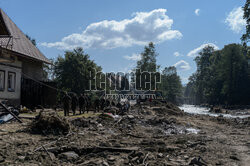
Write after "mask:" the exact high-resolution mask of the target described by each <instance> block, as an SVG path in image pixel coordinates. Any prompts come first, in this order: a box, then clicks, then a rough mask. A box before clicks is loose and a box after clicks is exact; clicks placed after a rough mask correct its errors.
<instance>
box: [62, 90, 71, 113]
mask: <svg viewBox="0 0 250 166" xmlns="http://www.w3.org/2000/svg"><path fill="white" fill-rule="evenodd" d="M70 101H71V97H70V96H69V95H68V93H67V92H65V94H64V97H63V109H64V116H69V107H70Z"/></svg>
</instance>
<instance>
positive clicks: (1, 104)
mask: <svg viewBox="0 0 250 166" xmlns="http://www.w3.org/2000/svg"><path fill="white" fill-rule="evenodd" d="M0 106H2V107H3V108H4V110H5V111H7V112H8V113H10V114H11V115H12V116H13V117H14V118H15V119H16V120H17V121H18V122H20V123H23V122H22V121H21V120H20V119H19V118H18V117H17V116H16V115H15V114H14V113H13V112H11V111H10V110H9V109H8V108H7V107H6V106H5V105H4V104H3V103H1V102H0Z"/></svg>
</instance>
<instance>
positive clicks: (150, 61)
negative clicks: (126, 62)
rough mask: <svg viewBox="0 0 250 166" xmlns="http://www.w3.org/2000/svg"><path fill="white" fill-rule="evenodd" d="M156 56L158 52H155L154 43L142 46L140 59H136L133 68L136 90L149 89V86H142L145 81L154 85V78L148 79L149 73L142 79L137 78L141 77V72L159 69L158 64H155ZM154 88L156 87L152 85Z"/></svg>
mask: <svg viewBox="0 0 250 166" xmlns="http://www.w3.org/2000/svg"><path fill="white" fill-rule="evenodd" d="M157 56H158V53H156V50H155V46H154V43H152V42H150V43H149V44H148V46H145V47H144V51H143V52H142V53H141V59H140V60H139V61H137V66H136V69H135V73H136V89H137V90H146V89H147V90H150V89H149V87H144V88H145V89H144V88H143V85H144V83H145V82H149V81H151V84H152V85H155V80H154V79H151V80H150V77H149V75H147V77H146V79H143V80H140V79H139V78H141V75H142V73H143V72H156V71H158V70H159V68H160V66H159V65H157V64H156V57H157ZM141 85H142V86H141ZM154 89H157V87H154Z"/></svg>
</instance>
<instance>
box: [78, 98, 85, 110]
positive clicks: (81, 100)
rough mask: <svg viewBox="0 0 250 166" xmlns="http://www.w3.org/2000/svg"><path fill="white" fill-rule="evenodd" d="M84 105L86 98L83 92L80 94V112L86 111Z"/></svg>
mask: <svg viewBox="0 0 250 166" xmlns="http://www.w3.org/2000/svg"><path fill="white" fill-rule="evenodd" d="M84 106H85V98H84V96H83V94H80V97H79V112H80V114H82V113H84V112H85V108H84Z"/></svg>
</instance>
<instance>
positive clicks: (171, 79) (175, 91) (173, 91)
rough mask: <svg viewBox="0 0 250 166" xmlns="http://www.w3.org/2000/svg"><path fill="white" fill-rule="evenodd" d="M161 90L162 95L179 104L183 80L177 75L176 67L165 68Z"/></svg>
mask: <svg viewBox="0 0 250 166" xmlns="http://www.w3.org/2000/svg"><path fill="white" fill-rule="evenodd" d="M161 80H162V82H161V90H162V94H163V96H164V97H166V99H167V100H168V101H170V102H173V103H177V100H176V99H177V97H180V96H181V94H182V85H181V79H180V77H179V76H178V75H177V71H176V68H175V67H174V66H170V67H165V69H164V70H163V71H162V76H161Z"/></svg>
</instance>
